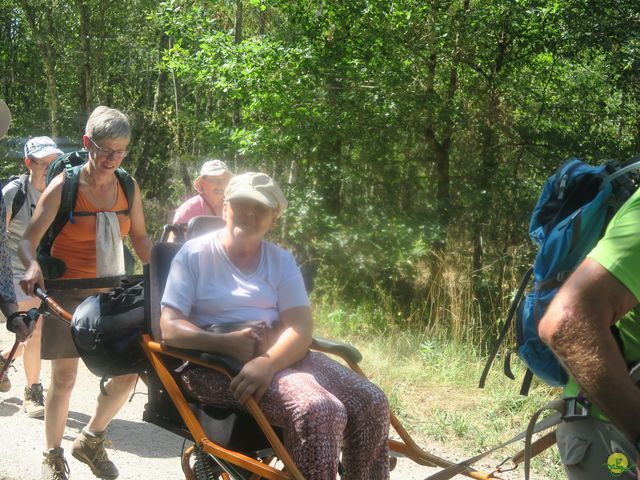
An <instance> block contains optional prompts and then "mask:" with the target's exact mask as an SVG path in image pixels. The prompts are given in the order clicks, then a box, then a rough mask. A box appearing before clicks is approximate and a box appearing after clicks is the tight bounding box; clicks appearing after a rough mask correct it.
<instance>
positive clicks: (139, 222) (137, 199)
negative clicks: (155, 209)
mask: <svg viewBox="0 0 640 480" xmlns="http://www.w3.org/2000/svg"><path fill="white" fill-rule="evenodd" d="M134 187H135V188H134V191H135V193H134V195H133V205H131V211H130V213H129V214H130V216H131V228H130V229H129V238H130V239H131V245H133V249H134V250H135V251H136V253H137V254H138V257H139V258H140V260H141V261H142V263H148V262H149V258H150V256H151V247H152V246H153V243H151V240H150V239H149V234H147V227H146V225H145V222H144V210H143V209H142V195H141V193H140V187H138V182H136V181H135V180H134Z"/></svg>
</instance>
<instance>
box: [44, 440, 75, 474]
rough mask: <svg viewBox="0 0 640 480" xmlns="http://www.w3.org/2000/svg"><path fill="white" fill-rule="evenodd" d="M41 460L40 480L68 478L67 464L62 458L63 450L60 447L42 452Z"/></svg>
mask: <svg viewBox="0 0 640 480" xmlns="http://www.w3.org/2000/svg"><path fill="white" fill-rule="evenodd" d="M43 455H44V460H43V461H42V480H68V479H69V464H68V463H67V461H66V460H65V458H64V450H63V449H62V448H60V447H58V448H52V449H50V450H49V451H48V452H44V453H43Z"/></svg>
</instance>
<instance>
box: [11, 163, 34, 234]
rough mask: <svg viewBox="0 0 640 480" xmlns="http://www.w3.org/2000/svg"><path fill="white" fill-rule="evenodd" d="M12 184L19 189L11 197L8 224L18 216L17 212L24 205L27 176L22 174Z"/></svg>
mask: <svg viewBox="0 0 640 480" xmlns="http://www.w3.org/2000/svg"><path fill="white" fill-rule="evenodd" d="M12 183H15V184H16V185H18V187H19V188H18V191H17V192H16V194H15V195H14V197H13V202H11V218H10V219H9V222H11V221H12V220H13V219H14V217H15V216H16V215H17V214H18V212H19V211H20V209H21V208H22V206H23V205H24V202H25V200H26V199H27V184H28V183H29V175H28V174H26V173H23V174H22V175H20V176H19V177H18V178H16V179H14V180H13V182H12Z"/></svg>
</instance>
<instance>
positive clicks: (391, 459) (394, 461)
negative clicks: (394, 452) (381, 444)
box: [389, 457, 398, 472]
mask: <svg viewBox="0 0 640 480" xmlns="http://www.w3.org/2000/svg"><path fill="white" fill-rule="evenodd" d="M397 465H398V457H389V471H390V472H393V470H394V469H395V468H396V466H397Z"/></svg>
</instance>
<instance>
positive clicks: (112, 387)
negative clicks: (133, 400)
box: [87, 373, 138, 433]
mask: <svg viewBox="0 0 640 480" xmlns="http://www.w3.org/2000/svg"><path fill="white" fill-rule="evenodd" d="M137 379H138V375H136V374H135V373H134V374H131V375H122V376H120V377H115V378H112V379H111V380H109V382H108V383H107V384H106V386H105V389H106V390H107V394H108V395H106V396H105V395H103V394H102V393H100V395H99V396H98V401H97V403H96V408H95V411H94V413H93V416H92V417H91V420H89V423H88V424H87V429H89V431H90V432H94V433H99V432H104V431H105V430H106V429H107V427H108V426H109V423H110V422H111V420H112V419H113V417H115V416H116V414H117V413H118V411H119V410H120V409H121V408H122V405H124V402H126V401H127V398H129V394H130V393H131V391H132V390H133V387H134V386H135V384H136V380H137Z"/></svg>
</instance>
